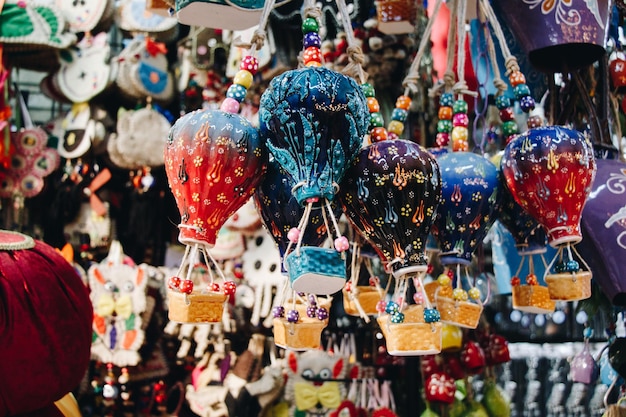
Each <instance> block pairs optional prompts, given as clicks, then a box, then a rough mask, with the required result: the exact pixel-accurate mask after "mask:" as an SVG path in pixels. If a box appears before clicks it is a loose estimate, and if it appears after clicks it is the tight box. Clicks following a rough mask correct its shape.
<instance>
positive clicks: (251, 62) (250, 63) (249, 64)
mask: <svg viewBox="0 0 626 417" xmlns="http://www.w3.org/2000/svg"><path fill="white" fill-rule="evenodd" d="M239 69H241V70H246V71H250V72H251V73H252V75H255V74H256V72H257V71H258V70H259V61H258V60H257V59H256V58H255V57H253V56H251V55H248V56H245V57H244V58H243V59H242V60H241V63H240V64H239Z"/></svg>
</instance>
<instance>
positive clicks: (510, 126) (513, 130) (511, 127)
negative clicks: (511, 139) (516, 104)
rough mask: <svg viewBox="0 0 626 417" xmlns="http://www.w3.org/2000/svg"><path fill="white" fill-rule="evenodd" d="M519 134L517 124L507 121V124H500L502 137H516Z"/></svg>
mask: <svg viewBox="0 0 626 417" xmlns="http://www.w3.org/2000/svg"><path fill="white" fill-rule="evenodd" d="M518 132H519V129H518V126H517V122H515V121H514V120H509V121H508V122H504V123H502V134H503V135H504V136H511V135H516V134H517V133H518Z"/></svg>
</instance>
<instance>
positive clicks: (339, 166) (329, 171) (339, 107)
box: [259, 17, 369, 294]
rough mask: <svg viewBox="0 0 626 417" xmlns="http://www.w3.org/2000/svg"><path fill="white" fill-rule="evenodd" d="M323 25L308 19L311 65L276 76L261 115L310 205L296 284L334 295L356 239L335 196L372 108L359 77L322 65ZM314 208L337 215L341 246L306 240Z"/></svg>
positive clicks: (264, 130)
mask: <svg viewBox="0 0 626 417" xmlns="http://www.w3.org/2000/svg"><path fill="white" fill-rule="evenodd" d="M318 29H319V26H318V23H317V20H316V19H315V18H313V17H306V18H305V19H304V20H303V23H302V32H303V34H304V40H303V44H304V51H303V61H304V67H303V68H299V69H295V70H291V71H287V72H285V73H283V74H281V75H279V76H278V77H275V78H274V79H273V80H272V81H271V82H270V85H269V86H268V88H267V90H266V91H265V92H264V93H263V95H262V97H261V104H260V109H259V121H260V132H261V135H262V137H263V139H264V140H265V144H266V146H267V149H268V151H269V153H270V155H271V156H272V158H273V160H274V162H275V163H277V164H278V165H280V166H281V168H282V169H283V170H284V171H285V172H286V173H287V178H288V180H289V183H288V184H287V185H286V186H288V187H289V189H290V191H291V193H292V194H293V196H294V197H295V199H296V200H297V202H298V204H300V205H301V206H303V207H304V208H305V210H304V213H303V216H302V219H301V221H300V223H299V225H298V226H297V227H296V228H294V229H292V232H291V233H290V237H289V239H290V241H291V242H292V243H293V244H292V245H291V247H290V249H293V250H292V251H291V252H290V253H288V254H287V255H286V256H285V266H286V269H287V270H288V273H289V278H290V280H291V285H292V288H293V289H294V290H296V291H298V292H308V293H315V294H331V293H334V292H337V291H339V290H341V289H342V288H343V286H344V284H345V279H346V276H345V275H346V274H345V259H344V256H343V255H342V253H343V252H345V251H346V250H347V249H349V247H350V244H349V242H348V240H347V238H346V237H345V236H341V234H340V231H339V229H338V227H337V220H336V218H335V215H334V214H333V210H332V208H331V206H330V202H331V201H332V200H333V199H334V197H335V193H336V192H337V190H338V187H339V186H338V184H339V183H340V181H341V179H342V177H343V175H344V172H345V171H346V169H347V167H348V166H349V165H350V163H351V162H352V160H353V159H354V158H355V157H356V155H357V153H358V152H359V150H360V148H361V144H362V141H363V139H362V138H363V137H364V136H365V134H366V133H367V130H368V127H369V112H368V107H367V101H366V98H365V95H364V94H363V92H362V91H361V89H360V88H359V86H358V84H357V83H356V81H354V80H353V79H352V78H350V77H348V76H345V75H343V74H340V73H338V72H336V71H333V70H330V69H328V68H325V67H323V66H322V54H321V51H320V48H319V47H320V44H321V40H320V37H319V35H318V33H317V32H318ZM314 207H315V208H321V209H322V212H323V213H324V216H326V215H327V217H328V218H330V220H331V221H332V225H333V229H334V231H335V234H336V235H337V236H338V237H337V238H336V239H335V242H334V243H335V244H334V246H335V248H334V249H333V248H321V247H313V246H302V245H301V238H302V236H303V235H304V231H305V228H306V227H307V225H308V219H309V216H310V213H311V211H312V210H313V208H314ZM326 213H327V214H326ZM341 270H343V276H340V275H341V273H340V271H341Z"/></svg>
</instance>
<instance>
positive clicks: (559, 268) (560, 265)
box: [554, 262, 566, 273]
mask: <svg viewBox="0 0 626 417" xmlns="http://www.w3.org/2000/svg"><path fill="white" fill-rule="evenodd" d="M554 270H555V271H556V272H558V273H561V272H565V271H566V266H565V262H559V263H557V264H556V265H554Z"/></svg>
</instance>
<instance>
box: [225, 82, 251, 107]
mask: <svg viewBox="0 0 626 417" xmlns="http://www.w3.org/2000/svg"><path fill="white" fill-rule="evenodd" d="M246 94H248V89H247V88H246V87H244V86H243V85H239V84H231V85H230V87H228V90H227V91H226V97H228V98H234V99H235V100H237V101H238V102H240V103H241V102H242V101H243V100H244V99H245V98H246Z"/></svg>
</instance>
